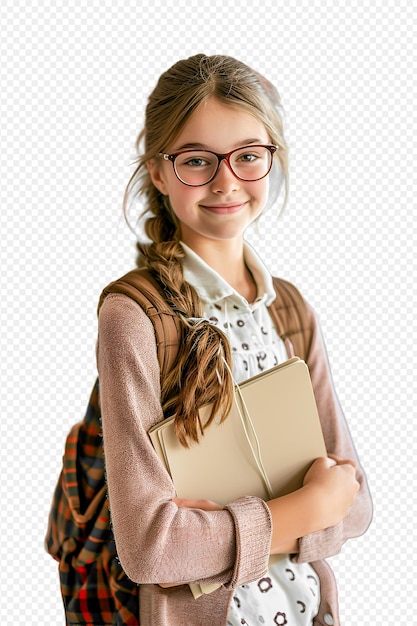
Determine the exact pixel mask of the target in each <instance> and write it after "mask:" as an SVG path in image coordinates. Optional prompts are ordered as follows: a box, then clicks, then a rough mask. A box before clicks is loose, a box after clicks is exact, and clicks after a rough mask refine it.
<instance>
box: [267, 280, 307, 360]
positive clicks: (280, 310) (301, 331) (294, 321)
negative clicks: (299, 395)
mask: <svg viewBox="0 0 417 626" xmlns="http://www.w3.org/2000/svg"><path fill="white" fill-rule="evenodd" d="M273 283H274V287H275V292H276V295H277V297H276V299H275V300H274V302H273V303H272V304H271V306H270V307H269V311H270V314H271V316H272V319H273V320H274V322H275V325H276V329H277V331H278V334H279V335H280V337H281V338H282V339H283V341H284V342H285V344H286V346H287V347H288V343H290V344H292V346H293V349H294V355H295V356H298V357H300V358H301V359H303V360H304V361H306V360H307V357H308V353H309V349H310V344H311V336H312V326H311V315H310V311H309V308H308V306H307V303H306V301H305V300H304V298H303V296H302V295H301V293H300V292H299V291H298V289H297V288H296V287H294V285H293V284H292V283H290V282H288V281H286V280H283V279H282V278H275V277H274V278H273Z"/></svg>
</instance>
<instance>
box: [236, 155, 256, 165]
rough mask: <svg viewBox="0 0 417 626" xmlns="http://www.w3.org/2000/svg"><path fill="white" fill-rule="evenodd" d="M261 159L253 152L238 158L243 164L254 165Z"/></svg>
mask: <svg viewBox="0 0 417 626" xmlns="http://www.w3.org/2000/svg"><path fill="white" fill-rule="evenodd" d="M256 159H259V155H258V154H253V153H252V152H245V153H244V154H240V155H239V157H238V161H242V162H243V163H252V162H253V161H256Z"/></svg>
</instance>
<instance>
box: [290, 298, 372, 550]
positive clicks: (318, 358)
mask: <svg viewBox="0 0 417 626" xmlns="http://www.w3.org/2000/svg"><path fill="white" fill-rule="evenodd" d="M307 306H308V313H309V318H310V330H311V336H310V342H309V347H308V353H307V357H306V362H307V364H308V366H309V369H310V375H311V380H312V384H313V389H314V393H315V397H316V402H317V408H318V413H319V416H320V420H321V423H322V428H323V434H324V439H325V442H326V447H327V452H328V454H334V455H336V456H338V457H340V458H342V459H351V460H353V461H354V462H355V463H356V464H357V480H358V481H359V484H360V489H359V492H358V494H357V496H356V499H355V502H354V504H353V506H352V508H351V509H350V511H349V514H348V515H347V517H345V519H343V520H342V521H341V522H339V523H338V524H337V525H336V526H332V527H330V528H327V529H325V530H321V531H318V532H315V533H312V534H311V535H307V536H305V537H302V538H301V539H300V540H299V553H298V555H297V556H296V557H295V560H297V561H298V562H311V561H317V560H319V559H323V558H326V557H329V556H333V555H335V554H337V553H339V552H340V550H341V548H342V545H343V544H344V543H345V541H346V540H347V539H349V538H351V537H358V536H359V535H362V534H363V533H364V532H365V531H366V529H367V528H368V526H369V524H370V522H371V518H372V501H371V497H370V493H369V489H368V485H367V481H366V477H365V473H364V471H363V469H362V467H361V465H360V461H359V459H358V455H357V452H356V449H355V447H354V444H353V442H352V438H351V435H350V432H349V429H348V426H347V423H346V420H345V417H344V415H343V413H342V409H341V407H340V404H339V401H338V399H337V396H336V392H335V390H334V385H333V381H332V376H331V372H330V367H329V363H328V358H327V353H326V349H325V346H324V342H323V338H322V334H321V330H320V325H319V322H318V319H317V315H316V313H315V312H314V310H313V309H312V307H311V306H310V305H307Z"/></svg>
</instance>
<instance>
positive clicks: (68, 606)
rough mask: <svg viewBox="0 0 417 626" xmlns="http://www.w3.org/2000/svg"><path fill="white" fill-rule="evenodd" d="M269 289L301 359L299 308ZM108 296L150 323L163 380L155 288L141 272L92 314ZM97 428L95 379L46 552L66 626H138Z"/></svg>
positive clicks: (166, 338) (305, 332)
mask: <svg viewBox="0 0 417 626" xmlns="http://www.w3.org/2000/svg"><path fill="white" fill-rule="evenodd" d="M274 285H275V290H276V293H277V298H276V300H275V301H274V303H273V304H272V306H271V315H272V317H273V319H274V321H275V324H276V327H277V330H278V333H279V334H280V335H281V337H282V338H283V339H284V340H288V339H289V340H290V341H291V342H292V345H293V347H294V353H295V354H297V355H298V356H300V357H301V358H305V356H306V355H307V353H308V346H309V343H310V339H311V338H310V334H311V332H310V322H309V317H308V311H307V307H306V305H305V301H304V300H303V298H302V296H301V295H300V293H299V292H298V291H297V289H296V288H295V287H294V286H293V285H291V284H290V283H287V282H286V281H283V280H281V279H274ZM110 293H122V294H125V295H128V296H129V297H130V298H132V299H133V300H135V301H136V302H137V303H138V304H139V305H140V306H141V307H142V308H143V310H144V311H145V313H146V314H147V315H148V316H149V317H150V319H151V321H152V323H153V325H154V330H155V337H156V341H157V349H158V361H159V365H160V369H161V377H163V376H165V375H166V374H167V373H168V372H169V371H170V369H171V368H172V366H173V364H174V362H175V358H176V356H177V354H178V346H179V341H180V338H181V331H180V325H179V320H178V316H177V314H176V313H175V311H174V310H173V309H172V308H170V307H169V306H168V304H167V303H166V300H165V299H164V296H163V291H162V289H161V287H160V286H159V284H158V283H157V282H156V280H155V279H154V278H153V277H152V275H151V274H150V273H149V272H147V271H146V270H138V269H137V270H133V271H131V272H129V273H128V274H126V275H125V276H123V277H122V278H121V279H119V280H117V281H115V282H113V283H110V285H108V286H107V287H106V288H105V289H104V290H103V292H102V294H101V297H100V301H99V305H98V310H100V307H101V305H102V303H103V301H104V299H105V298H106V296H107V295H108V294H110ZM100 421H101V420H100V398H99V381H98V379H97V380H96V382H95V384H94V387H93V390H92V392H91V396H90V400H89V403H88V407H87V411H86V414H85V417H84V419H83V420H82V421H81V422H78V423H77V424H75V425H74V426H73V428H72V429H71V431H70V433H69V434H68V437H67V439H66V443H65V451H64V456H63V468H62V471H61V473H60V476H59V479H58V483H57V486H56V488H55V492H54V496H53V501H52V507H51V511H50V514H49V524H48V530H47V534H46V538H45V546H46V550H47V552H49V554H51V555H52V556H53V557H54V559H56V560H57V561H58V563H59V566H58V567H59V578H60V585H61V593H62V598H63V603H64V609H65V617H66V624H67V626H75V625H82V626H104V625H112V626H139V624H140V622H139V587H138V585H137V584H136V583H134V582H133V581H131V580H130V579H129V578H128V577H127V575H126V574H125V572H124V571H123V569H122V567H121V565H120V562H119V560H118V558H117V553H116V546H115V542H114V537H113V532H112V529H111V526H110V515H109V506H108V500H107V489H106V484H105V476H104V455H103V443H102V435H101V423H100Z"/></svg>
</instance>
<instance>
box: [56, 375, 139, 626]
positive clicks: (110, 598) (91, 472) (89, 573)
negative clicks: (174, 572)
mask: <svg viewBox="0 0 417 626" xmlns="http://www.w3.org/2000/svg"><path fill="white" fill-rule="evenodd" d="M98 392H99V387H98V380H97V381H96V383H95V385H94V388H93V391H92V393H91V397H90V402H89V404H88V408H87V412H86V415H85V418H84V420H83V421H82V422H80V423H78V424H76V425H75V426H74V427H73V428H72V429H71V431H70V433H69V435H68V437H67V440H66V444H65V452H64V461H63V469H62V472H61V474H60V477H59V480H58V484H57V487H56V489H55V493H54V498H53V503H52V509H51V513H50V516H49V526H48V532H47V536H46V548H47V550H48V552H49V553H50V554H51V555H52V556H53V557H54V558H55V559H56V560H58V561H59V565H58V568H59V578H60V585H61V592H62V598H63V602H64V608H65V616H66V620H67V624H68V625H71V626H73V625H75V624H82V625H83V626H87V625H88V624H91V625H94V626H101V625H102V624H103V625H104V624H112V625H117V626H119V625H123V624H126V625H129V626H138V625H139V603H138V586H137V585H136V584H135V583H133V582H132V581H131V580H130V579H129V578H128V577H127V576H126V574H125V573H124V571H123V569H122V567H121V565H120V563H119V561H118V559H117V554H116V546H115V543H114V538H113V533H112V530H111V527H110V518H109V508H108V501H107V497H106V486H105V482H104V458H103V445H102V438H101V427H100V408H99V394H98Z"/></svg>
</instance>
